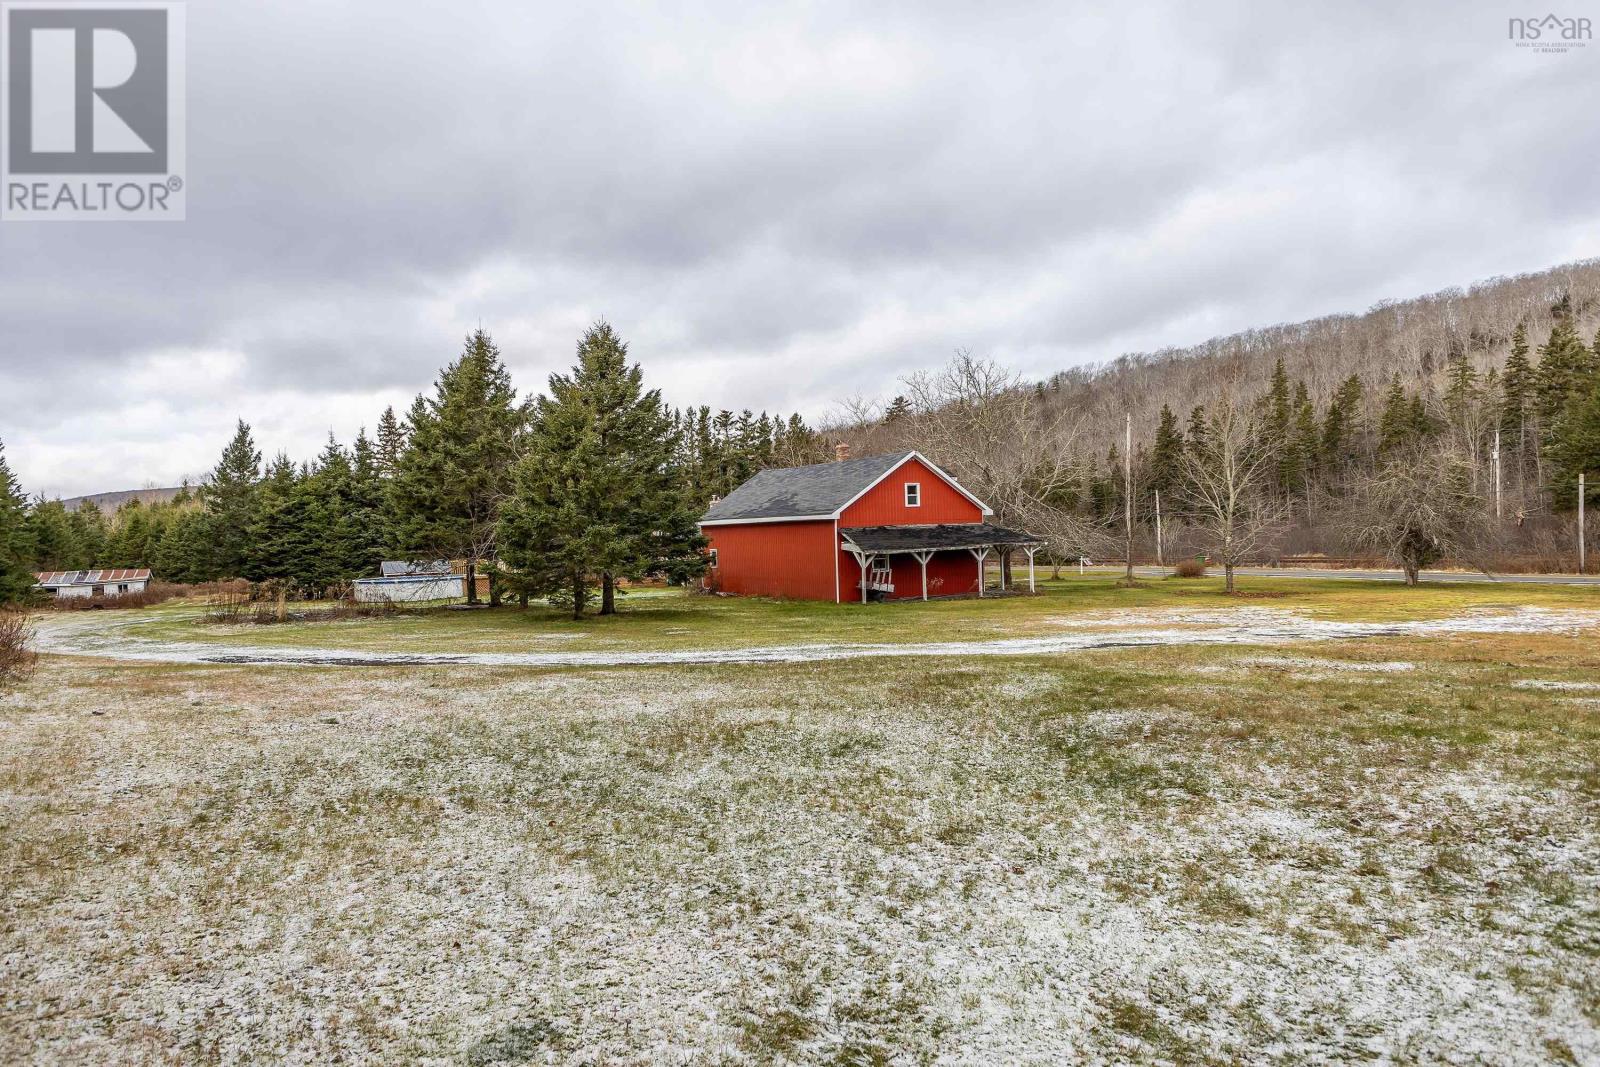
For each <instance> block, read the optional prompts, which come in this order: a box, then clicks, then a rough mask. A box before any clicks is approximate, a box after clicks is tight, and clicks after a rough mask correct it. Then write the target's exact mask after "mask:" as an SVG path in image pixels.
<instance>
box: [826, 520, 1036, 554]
mask: <svg viewBox="0 0 1600 1067" xmlns="http://www.w3.org/2000/svg"><path fill="white" fill-rule="evenodd" d="M839 535H840V536H841V537H843V538H844V539H845V540H847V541H849V542H850V543H851V544H853V545H855V546H856V547H857V548H859V549H861V550H862V551H863V552H926V551H937V550H941V549H951V548H983V547H984V546H995V547H1001V548H1005V547H1008V546H1011V545H1039V544H1043V543H1044V538H1042V537H1035V536H1034V535H1033V534H1030V533H1023V532H1022V531H1021V530H1009V529H1007V528H1006V527H1004V526H995V525H993V524H991V523H987V522H962V523H940V524H939V525H936V526H847V527H845V528H844V529H842V530H840V531H839Z"/></svg>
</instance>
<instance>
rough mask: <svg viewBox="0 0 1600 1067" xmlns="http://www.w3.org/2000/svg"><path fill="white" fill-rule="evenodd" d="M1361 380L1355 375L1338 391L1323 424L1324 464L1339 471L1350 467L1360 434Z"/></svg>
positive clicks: (1341, 384) (1341, 385)
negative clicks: (1346, 466) (1343, 467)
mask: <svg viewBox="0 0 1600 1067" xmlns="http://www.w3.org/2000/svg"><path fill="white" fill-rule="evenodd" d="M1362 394H1363V388H1362V385H1361V376H1360V375H1358V374H1352V375H1350V377H1348V378H1346V379H1345V380H1344V381H1343V382H1340V383H1339V388H1338V389H1336V390H1334V394H1333V399H1332V400H1331V401H1330V402H1329V403H1328V414H1327V416H1326V417H1325V418H1324V419H1323V422H1322V464H1323V466H1324V467H1326V468H1329V469H1335V470H1336V469H1338V468H1340V467H1342V466H1343V465H1344V464H1345V463H1347V462H1348V461H1349V459H1350V454H1351V452H1352V451H1353V450H1354V446H1355V444H1356V438H1357V436H1358V435H1359V433H1360V419H1361V400H1362Z"/></svg>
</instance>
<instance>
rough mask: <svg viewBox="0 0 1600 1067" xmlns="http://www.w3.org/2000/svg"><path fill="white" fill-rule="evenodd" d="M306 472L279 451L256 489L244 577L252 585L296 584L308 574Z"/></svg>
mask: <svg viewBox="0 0 1600 1067" xmlns="http://www.w3.org/2000/svg"><path fill="white" fill-rule="evenodd" d="M303 480H304V477H303V473H302V472H301V471H300V469H299V468H297V467H296V466H295V465H294V461H293V460H291V459H290V458H289V457H288V456H287V455H286V454H284V453H282V452H280V453H278V455H277V457H276V458H275V459H273V461H272V463H271V464H270V465H269V466H268V467H267V470H266V473H265V474H264V475H263V477H262V478H261V481H260V483H259V485H258V486H257V489H256V500H255V507H254V514H253V518H252V520H251V523H250V528H249V535H250V536H249V546H250V552H249V556H248V558H247V559H246V560H245V566H244V570H243V572H242V574H243V576H244V577H246V578H249V579H250V580H251V581H253V582H264V581H269V580H272V579H279V580H283V581H289V582H295V583H297V582H298V581H299V580H300V578H301V577H302V576H303V575H304V574H305V570H306V568H305V559H306V554H307V540H308V537H309V535H310V534H311V527H310V523H309V522H308V521H307V520H308V515H307V513H308V511H309V508H308V506H307V505H308V504H309V500H308V499H307V497H306V494H305V493H304V492H303V491H302V490H301V487H300V483H301V482H302V481H303Z"/></svg>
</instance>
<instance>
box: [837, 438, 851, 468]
mask: <svg viewBox="0 0 1600 1067" xmlns="http://www.w3.org/2000/svg"><path fill="white" fill-rule="evenodd" d="M849 458H850V446H849V445H847V444H845V443H844V442H843V441H840V442H839V443H838V444H836V445H834V446H833V460H834V462H835V463H843V462H844V461H845V460H847V459H849Z"/></svg>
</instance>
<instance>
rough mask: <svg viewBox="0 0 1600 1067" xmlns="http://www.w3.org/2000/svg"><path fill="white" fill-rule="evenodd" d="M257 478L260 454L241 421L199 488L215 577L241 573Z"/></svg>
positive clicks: (259, 469) (228, 576) (248, 430)
mask: <svg viewBox="0 0 1600 1067" xmlns="http://www.w3.org/2000/svg"><path fill="white" fill-rule="evenodd" d="M260 477H261V453H260V452H258V451H256V445H255V440H254V439H253V438H252V437H251V436H250V427H249V426H248V425H246V424H245V421H244V420H243V419H240V420H239V425H238V427H237V428H236V429H235V430H234V434H233V439H232V440H231V441H229V442H228V446H227V447H226V448H224V449H223V450H222V458H221V460H219V461H218V463H217V466H216V469H215V470H213V471H212V472H211V474H210V476H208V477H207V478H206V480H205V482H204V484H202V485H201V487H200V499H201V500H203V501H205V505H206V510H207V511H208V512H210V514H211V518H212V543H211V560H212V566H213V569H214V570H215V572H216V575H217V577H220V578H234V577H238V576H239V575H241V574H243V573H244V569H245V562H246V555H247V553H248V550H249V536H250V533H249V531H250V527H251V524H252V523H253V522H254V521H255V494H256V482H257V481H258V480H260Z"/></svg>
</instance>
